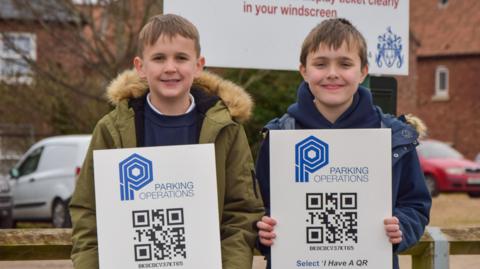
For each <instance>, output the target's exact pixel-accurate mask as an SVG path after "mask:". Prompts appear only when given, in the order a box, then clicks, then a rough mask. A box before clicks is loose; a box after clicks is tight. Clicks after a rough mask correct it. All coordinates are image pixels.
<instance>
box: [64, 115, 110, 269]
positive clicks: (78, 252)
mask: <svg viewBox="0 0 480 269" xmlns="http://www.w3.org/2000/svg"><path fill="white" fill-rule="evenodd" d="M108 141H109V142H108ZM111 141H112V139H111V138H110V139H109V134H108V132H107V130H106V128H105V126H104V125H103V124H102V121H100V122H99V123H98V124H97V126H96V127H95V130H94V131H93V135H92V140H91V142H90V146H89V149H88V152H87V155H86V157H85V161H84V163H83V166H82V170H81V172H80V176H79V178H78V180H77V183H76V186H75V191H74V192H73V196H72V199H71V201H70V214H71V217H72V224H73V229H72V243H73V248H72V255H71V256H72V261H73V264H74V268H75V269H96V268H98V245H97V225H96V215H95V214H96V213H95V190H94V181H93V150H96V149H105V148H111V147H112V145H109V144H111Z"/></svg>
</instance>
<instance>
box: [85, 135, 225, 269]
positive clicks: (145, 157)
mask: <svg viewBox="0 0 480 269" xmlns="http://www.w3.org/2000/svg"><path fill="white" fill-rule="evenodd" d="M94 166H95V198H96V206H97V208H96V209H97V212H96V213H97V234H98V252H99V259H100V268H103V269H107V268H157V267H162V268H186V269H193V268H215V269H220V268H222V265H221V250H220V229H219V224H218V206H217V195H216V193H217V183H216V182H217V181H216V170H215V155H214V146H213V144H202V145H185V146H167V147H149V148H132V149H115V150H96V151H94Z"/></svg>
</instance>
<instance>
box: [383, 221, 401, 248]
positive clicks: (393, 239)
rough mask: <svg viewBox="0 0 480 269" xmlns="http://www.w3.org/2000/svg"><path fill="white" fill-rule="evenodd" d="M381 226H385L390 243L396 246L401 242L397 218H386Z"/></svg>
mask: <svg viewBox="0 0 480 269" xmlns="http://www.w3.org/2000/svg"><path fill="white" fill-rule="evenodd" d="M383 224H385V232H386V233H387V236H388V238H389V241H390V243H392V244H398V243H400V242H402V231H400V221H399V220H398V218H397V217H391V218H386V219H385V220H384V221H383Z"/></svg>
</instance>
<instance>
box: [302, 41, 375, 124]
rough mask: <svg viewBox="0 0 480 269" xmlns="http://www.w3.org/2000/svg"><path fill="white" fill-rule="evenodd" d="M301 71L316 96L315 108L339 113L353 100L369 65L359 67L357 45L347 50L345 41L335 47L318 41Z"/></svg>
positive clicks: (324, 111) (323, 111)
mask: <svg viewBox="0 0 480 269" xmlns="http://www.w3.org/2000/svg"><path fill="white" fill-rule="evenodd" d="M300 73H301V74H302V76H303V79H304V80H305V81H306V82H307V83H308V85H309V86H310V90H311V91H312V94H313V95H314V96H315V105H316V107H317V109H318V110H319V111H320V112H321V113H326V114H332V113H334V114H338V116H340V114H341V113H343V112H345V111H346V110H347V109H348V107H349V106H350V104H351V103H352V101H353V95H354V94H355V92H356V91H357V88H358V85H359V84H360V83H361V82H362V81H363V79H364V78H365V76H366V75H367V74H368V67H367V66H365V67H363V68H362V67H361V62H360V56H359V55H358V49H357V48H356V46H351V48H350V50H349V49H348V47H347V45H346V43H345V42H344V43H343V44H342V46H341V47H340V48H338V49H337V50H335V49H333V48H329V47H327V46H325V45H322V44H320V47H319V48H318V50H317V51H316V52H311V53H309V54H308V55H307V61H306V66H303V65H300Z"/></svg>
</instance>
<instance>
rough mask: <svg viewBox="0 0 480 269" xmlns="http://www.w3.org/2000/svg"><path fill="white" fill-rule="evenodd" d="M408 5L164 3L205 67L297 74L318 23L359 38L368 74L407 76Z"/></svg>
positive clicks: (287, 0) (362, 0) (344, 0)
mask: <svg viewBox="0 0 480 269" xmlns="http://www.w3.org/2000/svg"><path fill="white" fill-rule="evenodd" d="M408 10H409V0H164V13H174V14H179V15H181V16H184V17H185V18H187V19H188V20H190V21H192V22H193V23H194V24H195V25H196V26H197V27H198V29H199V31H200V40H201V47H202V54H203V55H204V56H205V58H206V64H207V65H208V66H216V67H233V68H257V69H276V70H298V66H299V64H300V61H299V55H300V50H301V46H302V43H303V40H304V39H305V37H306V36H307V34H308V33H309V32H310V30H311V29H312V28H313V27H314V26H315V25H317V24H318V23H320V22H321V21H322V20H325V19H329V18H334V17H340V18H347V19H348V20H350V21H351V22H352V23H353V24H354V25H355V26H356V27H357V29H359V30H360V32H361V33H362V34H363V35H364V36H365V38H366V40H367V46H368V61H369V63H370V73H371V74H392V75H407V74H408V52H409V49H408V45H409V43H408V42H409V26H408V20H409V11H408Z"/></svg>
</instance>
